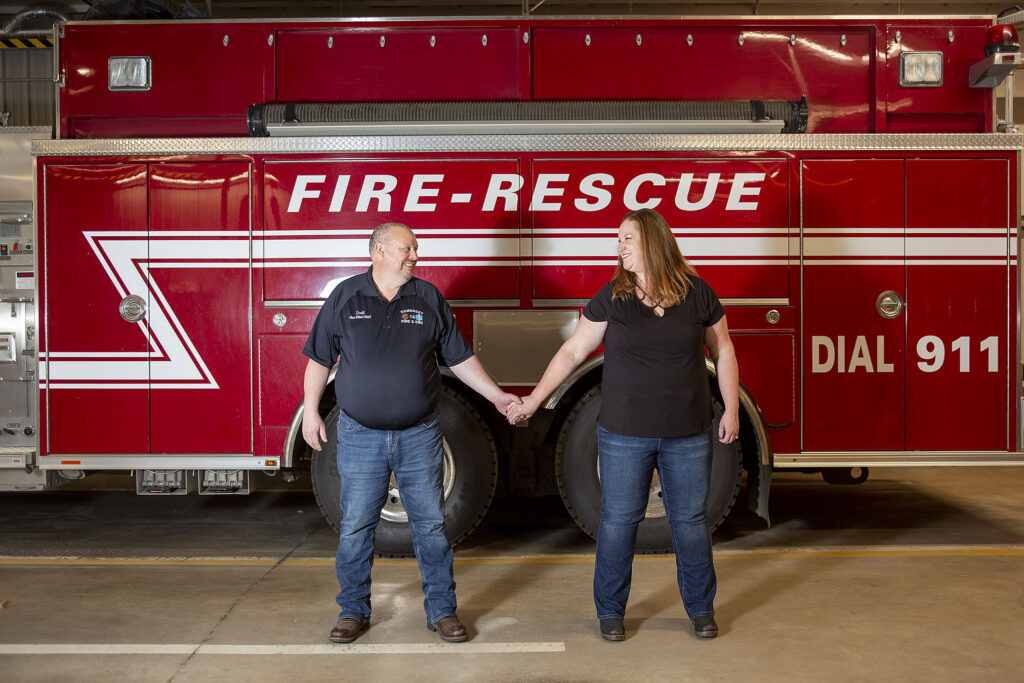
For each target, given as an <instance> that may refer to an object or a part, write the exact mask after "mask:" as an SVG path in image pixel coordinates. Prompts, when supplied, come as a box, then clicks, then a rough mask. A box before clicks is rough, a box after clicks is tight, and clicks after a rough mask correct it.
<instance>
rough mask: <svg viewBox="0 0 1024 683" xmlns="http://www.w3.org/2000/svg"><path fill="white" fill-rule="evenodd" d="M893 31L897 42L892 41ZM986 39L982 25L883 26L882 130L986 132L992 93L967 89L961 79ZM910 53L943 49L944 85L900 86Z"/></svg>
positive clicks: (975, 59)
mask: <svg viewBox="0 0 1024 683" xmlns="http://www.w3.org/2000/svg"><path fill="white" fill-rule="evenodd" d="M897 33H899V40H897V39H896V34H897ZM950 33H952V35H953V40H952V42H951V41H950V39H949V35H950ZM984 40H985V27H984V26H958V27H956V28H955V29H954V28H953V27H951V26H950V25H948V24H932V25H927V24H914V25H908V24H903V23H900V24H890V25H887V26H886V46H885V49H886V51H887V55H886V59H885V60H884V61H885V83H884V85H883V86H882V87H883V88H884V89H885V90H886V93H887V97H886V110H885V111H886V118H887V124H886V129H887V130H888V131H890V132H894V133H899V132H903V131H913V132H917V133H922V132H934V133H955V132H974V131H984V130H986V121H987V119H988V118H989V117H990V116H991V113H992V91H991V90H989V89H988V88H969V87H967V79H966V78H965V77H964V74H966V73H967V72H968V70H969V69H970V66H971V64H972V63H974V62H976V61H978V60H979V59H980V58H981V57H982V53H981V50H980V49H979V46H981V45H984ZM914 51H917V52H927V51H939V52H942V55H943V83H942V85H940V86H938V87H916V88H907V87H903V86H901V85H900V69H901V66H900V65H901V55H902V54H903V53H905V52H914ZM947 79H948V82H947ZM949 86H952V87H949Z"/></svg>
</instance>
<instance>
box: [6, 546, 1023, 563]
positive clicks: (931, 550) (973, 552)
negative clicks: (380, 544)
mask: <svg viewBox="0 0 1024 683" xmlns="http://www.w3.org/2000/svg"><path fill="white" fill-rule="evenodd" d="M873 557H907V558H913V557H1024V545H909V546H818V547H810V546H808V547H793V548H779V547H774V548H755V549H749V550H733V549H721V550H715V560H716V561H730V560H757V559H811V560H813V559H845V558H873ZM673 560H674V556H673V555H671V554H663V555H637V556H636V561H638V562H671V561H673ZM593 561H594V556H593V554H586V553H583V554H572V555H493V556H480V557H473V556H468V557H467V556H463V557H459V556H456V558H455V563H456V564H458V565H488V564H579V563H592V562H593ZM278 563H280V565H281V566H282V567H329V566H333V565H334V558H333V557H311V558H289V559H286V560H284V561H281V559H280V558H276V557H134V558H133V557H81V556H71V557H60V556H47V557H39V556H25V557H19V556H13V555H2V556H0V566H16V565H22V566H64V565H92V566H110V567H116V566H156V567H159V566H167V567H175V566H178V567H269V566H273V565H275V564H278ZM375 563H376V564H378V565H382V566H407V565H408V566H415V564H416V560H415V559H413V558H377V559H376V560H375Z"/></svg>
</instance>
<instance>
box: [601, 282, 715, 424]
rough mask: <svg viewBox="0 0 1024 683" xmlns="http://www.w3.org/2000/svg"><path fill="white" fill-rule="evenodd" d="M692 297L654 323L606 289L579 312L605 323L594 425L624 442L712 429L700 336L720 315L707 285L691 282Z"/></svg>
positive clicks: (630, 300) (635, 303)
mask: <svg viewBox="0 0 1024 683" xmlns="http://www.w3.org/2000/svg"><path fill="white" fill-rule="evenodd" d="M690 285H691V287H690V291H689V293H687V295H686V299H684V300H683V301H681V302H680V303H679V304H677V305H675V306H672V307H671V308H666V309H664V310H665V315H664V317H658V316H657V315H656V314H655V313H654V310H653V309H652V308H649V307H648V306H645V305H643V303H641V302H640V300H639V299H638V298H637V297H636V295H630V296H628V297H627V298H625V299H612V283H611V282H609V283H608V284H606V285H605V286H604V287H602V288H601V290H600V291H599V292H598V293H597V294H595V295H594V298H593V299H591V300H590V303H589V304H588V305H587V307H586V308H585V309H584V310H583V315H585V316H586V317H587V320H591V321H593V322H607V323H608V329H607V330H606V331H605V335H604V379H603V381H602V384H601V400H602V403H601V415H600V417H599V418H598V422H599V423H600V425H601V426H602V427H604V428H605V429H607V430H608V431H609V432H613V433H615V434H624V435H627V436H646V437H658V438H660V437H673V436H689V435H692V434H699V433H700V432H703V431H704V430H706V429H707V428H708V427H709V426H711V419H712V412H711V391H710V388H709V385H708V376H707V372H706V371H705V368H704V328H705V327H711V326H712V325H714V324H715V323H717V322H718V321H719V320H721V319H722V316H724V315H725V311H724V310H723V309H722V304H721V302H719V300H718V297H717V296H716V295H715V293H714V291H712V289H711V287H710V286H709V285H708V283H706V282H704V280H701V279H700V278H699V277H696V276H692V275H691V276H690Z"/></svg>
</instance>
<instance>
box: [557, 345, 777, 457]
mask: <svg viewBox="0 0 1024 683" xmlns="http://www.w3.org/2000/svg"><path fill="white" fill-rule="evenodd" d="M601 365H604V354H603V353H599V354H597V355H596V356H592V357H591V358H588V359H587V360H586V361H585V362H584V363H583V364H582V365H580V366H579V367H578V368H576V369H575V370H574V371H573V372H572V374H571V375H569V376H568V377H567V378H566V379H565V381H564V382H562V384H561V385H560V386H559V387H558V388H557V389H555V390H554V391H553V392H552V393H551V395H550V396H548V399H547V400H546V401H545V402H544V407H545V408H546V409H548V410H552V409H554V408H555V407H556V406H557V405H558V402H559V401H561V400H562V398H563V397H564V396H565V395H566V393H568V392H569V390H570V389H571V388H572V387H573V386H575V385H576V383H577V382H579V381H580V380H581V379H582V378H583V377H585V376H586V375H588V374H589V373H590V372H591V371H592V370H594V369H595V368H597V367H599V366H601ZM704 366H705V367H706V368H707V371H708V372H709V373H711V374H712V375H715V376H717V374H718V373H717V371H716V370H715V364H714V362H713V361H712V360H711V359H710V358H704ZM739 389H740V390H739V399H740V406H741V407H742V408H743V410H744V411H745V412H746V414H747V416H748V417H749V418H750V424H751V427H753V429H754V438H755V439H757V450H758V461H759V462H760V463H761V465H762V466H765V467H771V464H772V452H771V448H770V447H769V441H768V431H767V429H766V428H765V424H764V416H763V415H762V414H761V409H760V408H759V407H758V406H757V402H756V401H754V397H753V396H751V395H750V392H749V391H747V388H746V387H744V386H743V384H742V383H741V384H740V386H739Z"/></svg>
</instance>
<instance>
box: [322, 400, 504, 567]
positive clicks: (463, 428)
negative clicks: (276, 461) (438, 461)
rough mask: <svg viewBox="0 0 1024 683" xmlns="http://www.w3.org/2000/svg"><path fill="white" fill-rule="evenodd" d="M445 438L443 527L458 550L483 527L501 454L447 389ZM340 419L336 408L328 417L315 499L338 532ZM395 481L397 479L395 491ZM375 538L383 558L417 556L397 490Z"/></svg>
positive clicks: (485, 430) (472, 414) (472, 413)
mask: <svg viewBox="0 0 1024 683" xmlns="http://www.w3.org/2000/svg"><path fill="white" fill-rule="evenodd" d="M440 407H441V433H442V434H443V435H444V441H445V476H444V484H445V501H444V521H445V529H446V532H447V535H448V540H449V541H450V542H451V543H452V545H455V544H457V543H458V542H459V541H461V540H463V539H464V538H466V536H468V535H469V534H470V532H472V531H473V529H475V528H476V527H477V525H478V524H480V521H481V520H482V519H483V518H484V514H486V513H487V510H488V508H490V506H491V501H492V500H493V499H494V489H495V486H496V485H497V481H498V453H497V448H496V447H495V445H494V437H493V436H492V435H491V431H490V429H489V428H488V427H487V425H486V423H485V422H484V421H483V419H482V418H481V417H480V414H479V413H477V411H476V410H475V409H474V408H473V407H472V406H471V405H470V404H469V403H468V402H467V401H466V400H465V399H464V398H462V397H461V396H459V395H458V394H457V393H455V392H454V391H452V390H451V389H448V388H447V387H445V388H444V390H443V391H442V392H441V403H440ZM338 413H339V409H338V407H337V406H335V407H334V408H333V409H332V410H331V412H330V413H328V414H327V417H326V419H325V420H324V423H325V425H326V427H327V443H325V444H324V445H323V450H321V451H320V452H319V453H314V454H313V464H312V479H313V493H314V494H315V495H316V500H317V504H318V505H319V506H320V512H322V513H323V515H324V517H326V518H327V521H328V522H330V524H331V526H332V527H334V530H335V531H337V530H338V529H339V525H340V524H341V518H342V510H341V504H340V502H339V497H340V492H341V481H340V479H339V478H338V461H337V458H336V457H335V453H336V452H337V448H338ZM393 484H394V480H393V479H392V485H393ZM392 494H393V495H392V496H390V497H389V498H388V502H387V503H386V504H385V508H384V512H383V513H381V520H380V523H379V524H378V525H377V531H376V535H375V537H374V549H375V550H376V552H377V553H379V554H381V555H388V556H392V557H395V556H410V555H412V554H413V545H412V533H411V532H410V530H409V524H408V521H407V520H406V518H405V511H404V509H403V508H402V506H401V498H400V497H399V496H398V495H394V494H396V490H395V489H392Z"/></svg>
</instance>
